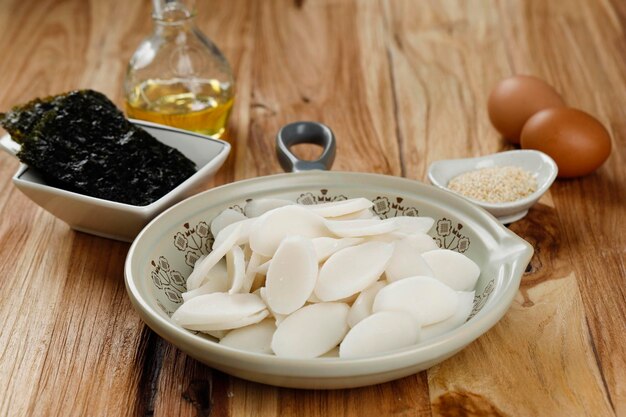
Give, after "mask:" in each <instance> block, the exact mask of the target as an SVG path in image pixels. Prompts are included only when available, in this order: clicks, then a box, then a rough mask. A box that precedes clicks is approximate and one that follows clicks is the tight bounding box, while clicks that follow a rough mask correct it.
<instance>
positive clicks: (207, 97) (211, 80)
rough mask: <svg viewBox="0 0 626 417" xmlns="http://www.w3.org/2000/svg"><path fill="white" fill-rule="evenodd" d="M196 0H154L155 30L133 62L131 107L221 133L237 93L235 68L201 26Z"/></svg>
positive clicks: (135, 114) (133, 114)
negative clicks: (235, 89)
mask: <svg viewBox="0 0 626 417" xmlns="http://www.w3.org/2000/svg"><path fill="white" fill-rule="evenodd" d="M193 3H194V2H193V1H183V0H153V15H152V17H153V20H154V30H153V33H152V34H151V35H150V36H149V37H148V38H146V39H144V41H143V42H142V43H141V44H140V45H139V48H137V50H136V51H135V53H134V55H133V57H132V58H131V60H130V63H129V65H128V70H127V74H126V80H125V83H124V88H125V96H126V113H127V115H128V117H130V118H134V119H142V120H148V121H151V122H155V123H160V124H165V125H169V126H173V127H177V128H181V129H186V130H191V131H195V132H199V133H202V134H206V135H211V136H214V137H222V136H223V134H224V132H225V130H226V125H227V122H228V116H229V114H230V110H231V108H232V105H233V99H234V81H233V75H232V70H231V69H230V66H229V64H228V62H227V61H226V59H225V58H224V56H223V55H222V53H221V52H220V50H219V49H218V48H217V47H216V46H215V45H214V44H213V43H212V42H211V41H210V40H209V39H208V38H207V37H206V36H205V35H204V34H203V33H202V32H200V31H199V30H198V28H197V27H196V25H195V22H194V20H195V7H194V4H193Z"/></svg>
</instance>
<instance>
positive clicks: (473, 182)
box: [448, 166, 537, 203]
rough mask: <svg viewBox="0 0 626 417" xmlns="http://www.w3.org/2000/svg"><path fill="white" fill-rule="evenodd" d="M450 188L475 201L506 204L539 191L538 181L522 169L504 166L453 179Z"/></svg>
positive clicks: (449, 184)
mask: <svg viewBox="0 0 626 417" xmlns="http://www.w3.org/2000/svg"><path fill="white" fill-rule="evenodd" d="M448 188H449V189H450V190H452V191H455V192H457V193H459V194H461V195H464V196H466V197H469V198H473V199H475V200H479V201H484V202H487V203H506V202H510V201H516V200H520V199H522V198H524V197H527V196H529V195H530V194H532V193H534V192H535V191H537V180H535V177H534V176H533V174H531V173H530V172H528V171H526V170H524V169H522V168H519V167H515V166H502V167H492V168H483V169H478V170H475V171H469V172H465V173H463V174H461V175H458V176H456V177H454V178H452V179H451V180H450V182H449V183H448Z"/></svg>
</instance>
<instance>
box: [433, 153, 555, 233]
mask: <svg viewBox="0 0 626 417" xmlns="http://www.w3.org/2000/svg"><path fill="white" fill-rule="evenodd" d="M496 166H516V167H520V168H522V169H524V170H526V171H528V172H530V173H532V174H533V175H534V177H535V179H536V180H537V191H535V192H534V193H532V194H531V195H529V196H527V197H524V198H522V199H520V200H516V201H511V202H507V203H487V202H484V201H479V200H474V199H472V198H469V197H465V196H462V195H460V194H458V195H460V196H461V197H463V198H466V199H468V200H469V201H471V202H472V203H474V204H476V205H477V206H480V207H482V208H484V209H485V210H487V211H488V212H490V213H491V214H493V215H494V216H495V217H497V218H498V220H500V221H501V222H502V223H503V224H508V223H513V222H514V221H517V220H519V219H521V218H523V217H524V216H526V214H528V209H529V208H530V207H532V206H533V205H534V204H535V203H536V202H537V201H538V200H539V198H540V197H541V196H542V195H543V194H544V193H545V192H546V191H548V188H550V186H551V185H552V183H553V182H554V180H555V178H556V175H557V173H558V168H557V166H556V162H554V160H553V159H552V158H550V157H549V156H548V155H546V154H545V153H543V152H539V151H533V150H527V149H523V150H514V151H507V152H499V153H495V154H492V155H486V156H481V157H478V158H462V159H447V160H442V161H437V162H434V163H433V164H431V165H430V167H429V169H428V180H429V181H430V182H431V183H432V184H433V185H435V186H437V187H439V188H441V189H444V190H447V191H449V192H453V191H451V190H449V189H448V183H449V182H450V180H451V179H452V178H454V177H456V176H457V175H460V174H462V173H464V172H468V171H474V170H477V169H482V168H491V167H496Z"/></svg>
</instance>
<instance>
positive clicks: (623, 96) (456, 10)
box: [0, 0, 626, 417]
mask: <svg viewBox="0 0 626 417" xmlns="http://www.w3.org/2000/svg"><path fill="white" fill-rule="evenodd" d="M197 20H198V25H199V27H200V28H201V29H202V30H203V31H204V32H205V33H206V34H207V35H208V36H209V37H210V38H212V39H213V40H214V41H215V42H216V43H217V44H218V45H219V46H220V48H221V49H222V50H223V51H224V53H225V55H226V56H227V58H228V60H229V61H230V62H231V64H232V66H233V68H234V71H235V74H236V80H237V97H236V104H235V107H234V111H233V115H232V118H231V122H230V136H231V138H232V140H233V141H234V149H233V152H232V156H231V158H230V160H229V161H228V163H227V164H226V165H225V166H224V167H223V168H222V169H221V171H220V172H219V174H218V175H217V177H216V178H215V179H214V181H213V183H211V184H207V187H210V186H213V185H216V184H223V183H228V182H231V181H235V180H239V179H243V178H250V177H255V176H259V175H266V174H271V173H277V172H280V168H279V166H278V164H277V162H276V160H275V158H274V157H273V152H274V150H273V140H274V135H275V133H276V131H277V129H278V128H279V127H280V126H281V125H283V124H285V123H287V122H291V121H296V120H302V119H310V120H318V121H322V122H324V123H326V124H328V125H330V126H331V127H332V129H333V130H334V131H335V133H336V136H337V137H338V140H339V143H338V155H337V159H336V163H335V166H334V169H336V170H348V171H361V172H377V173H384V174H391V175H397V176H405V177H408V178H412V179H416V180H422V181H423V180H425V179H426V169H427V167H428V165H429V164H430V163H431V162H433V161H436V160H438V159H442V158H455V157H468V156H478V155H483V154H488V153H492V152H496V151H500V150H505V149H509V148H510V145H507V144H506V143H505V142H504V141H503V140H502V139H501V138H499V136H498V135H497V134H496V132H495V131H494V130H493V128H492V127H491V126H490V124H489V120H488V117H487V112H486V102H487V96H488V93H489V91H490V89H491V88H492V87H493V86H494V84H495V83H496V82H497V81H498V80H499V79H501V78H503V77H506V76H509V75H511V74H515V73H525V74H534V75H537V76H539V77H542V78H544V79H546V80H547V81H548V82H550V83H551V84H553V85H554V86H555V87H556V88H557V89H558V90H559V91H560V92H562V93H563V96H564V98H565V100H566V101H567V102H568V103H569V104H570V105H572V106H575V107H578V108H581V109H584V110H586V111H587V112H589V113H591V114H594V115H595V116H597V117H598V118H599V120H601V121H602V122H603V123H604V125H605V126H606V127H607V128H608V129H609V131H610V132H611V135H612V140H613V153H612V155H611V157H610V158H609V160H608V162H607V163H606V164H605V165H604V166H603V167H602V168H601V169H600V170H599V171H597V172H596V173H594V174H592V175H590V176H587V177H585V178H580V179H574V180H567V181H563V180H559V181H557V182H556V183H555V184H554V185H553V186H552V188H551V189H550V192H549V193H548V194H547V195H546V196H545V197H544V198H543V199H542V200H541V202H540V204H538V205H536V206H535V207H534V208H533V209H531V211H530V213H529V215H528V216H527V217H526V218H524V219H523V220H521V221H518V222H516V223H514V224H513V225H511V229H512V230H513V231H515V232H516V233H518V234H519V235H520V236H522V237H523V238H525V239H526V240H528V241H529V242H530V243H532V244H533V246H534V247H535V251H536V252H535V256H534V258H533V260H532V262H531V264H530V266H529V268H528V271H527V273H526V274H525V275H524V277H523V280H522V285H521V288H520V291H519V293H518V295H517V297H516V299H515V301H514V303H513V305H512V306H511V309H510V310H509V312H508V313H507V314H506V316H505V317H504V318H503V319H502V320H501V321H500V322H499V323H498V324H497V325H496V326H495V327H494V328H493V329H491V330H490V331H489V332H488V333H486V334H485V335H484V336H482V337H481V338H479V339H478V340H477V341H475V342H474V343H472V344H471V345H470V346H468V347H467V348H466V349H465V350H463V351H462V352H461V353H459V354H458V355H456V356H454V357H453V358H451V359H449V360H447V361H445V362H443V363H441V364H439V365H437V366H435V367H433V368H431V369H430V370H429V371H427V372H422V373H420V374H418V375H414V376H411V377H408V378H404V379H402V380H398V381H394V382H390V383H386V384H382V385H377V386H372V387H366V388H360V389H352V390H340V391H304V390H291V389H280V388H274V387H270V386H264V385H260V384H256V383H251V382H247V381H243V380H240V379H237V378H233V377H230V376H228V375H225V374H222V373H220V372H216V371H213V370H211V369H209V368H208V367H206V366H204V365H202V364H200V363H199V362H197V361H195V360H193V359H191V358H189V357H187V356H186V355H184V354H183V353H181V352H179V351H178V350H177V349H176V348H174V347H172V346H171V345H169V344H168V343H166V342H164V341H163V340H162V339H161V338H159V337H158V336H156V335H155V334H154V333H153V332H152V331H151V330H149V329H148V328H147V327H146V326H145V325H144V324H143V323H142V322H141V320H140V319H139V317H138V315H137V314H136V313H135V311H134V310H133V308H132V307H131V304H130V302H129V299H128V297H127V295H126V290H125V288H124V277H123V272H122V268H123V263H124V259H125V256H126V252H127V251H128V248H129V245H128V244H126V243H121V242H116V241H112V240H107V239H103V238H98V237H94V236H91V235H87V234H83V233H76V232H73V231H72V230H70V229H69V228H68V226H67V225H66V224H64V223H62V222H61V221H59V220H57V219H56V218H54V217H53V216H52V215H50V214H48V213H47V212H45V211H44V210H42V209H41V208H39V207H38V206H37V205H35V204H34V203H33V202H31V201H30V200H28V199H27V198H26V197H25V196H24V195H22V194H21V193H20V192H19V191H17V190H16V188H15V187H14V186H13V185H12V183H11V176H12V175H13V173H14V172H15V170H16V168H17V162H16V161H15V160H13V159H11V158H10V157H8V156H7V155H4V154H3V155H0V218H1V219H2V220H1V222H0V296H1V297H2V303H0V322H1V323H2V326H1V330H0V393H2V394H1V397H0V415H2V416H21V415H33V416H56V415H59V416H70V415H76V416H79V415H80V416H118V415H141V416H144V415H146V416H147V415H156V416H177V415H183V416H187V415H189V416H194V415H197V416H209V415H210V416H274V415H276V416H278V415H280V416H309V415H311V416H324V417H325V416H337V415H339V416H370V415H371V416H430V415H434V416H463V415H469V416H475V415H489V416H538V415H542V416H581V415H588V416H613V415H626V353H625V347H624V346H625V345H626V299H625V298H626V297H625V294H626V290H625V288H626V268H625V258H626V227H625V226H624V219H623V218H624V215H626V210H625V209H624V207H625V204H626V169H625V168H624V166H625V164H626V151H625V150H624V149H625V147H626V35H625V33H626V3H624V2H623V1H622V0H562V1H556V0H553V1H545V0H532V1H530V0H529V1H521V0H519V1H515V0H500V1H498V0H472V1H463V0H457V1H452V0H450V1H435V0H433V1H411V0H380V1H378V0H362V1H357V0H327V1H321V0H320V1H318V0H296V1H287V0H284V1H283V0H275V1H260V0H257V1H254V0H250V1H246V0H222V1H217V0H214V1H202V2H199V17H198V19H197ZM150 28H151V21H150V4H149V2H148V1H146V0H143V1H122V0H111V1H97V0H93V1H86V0H66V1H53V0H37V1H36V0H0V30H1V33H2V36H0V51H2V58H1V59H0V109H3V110H6V109H8V108H9V107H10V106H11V105H13V104H17V103H20V102H24V101H26V100H29V99H31V98H34V97H37V96H43V95H48V94H53V93H58V92H63V91H66V90H69V89H75V88H83V87H89V88H94V89H97V90H100V91H102V92H104V93H105V94H107V95H108V96H109V97H111V98H112V99H114V100H115V101H116V102H117V103H118V104H120V105H121V104H122V90H121V88H122V87H121V86H122V80H123V78H124V72H125V66H126V63H127V61H128V59H129V58H130V55H131V54H132V52H133V51H134V49H135V48H136V47H137V45H138V43H139V41H140V39H141V38H142V37H143V36H145V35H146V34H148V33H149V32H150Z"/></svg>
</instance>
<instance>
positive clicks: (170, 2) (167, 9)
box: [152, 0, 196, 25]
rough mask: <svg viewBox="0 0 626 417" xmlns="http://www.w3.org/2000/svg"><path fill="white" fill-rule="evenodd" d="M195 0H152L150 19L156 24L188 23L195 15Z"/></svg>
mask: <svg viewBox="0 0 626 417" xmlns="http://www.w3.org/2000/svg"><path fill="white" fill-rule="evenodd" d="M195 6H196V5H195V0H152V19H153V20H154V22H155V23H156V24H157V25H183V24H189V23H190V22H191V21H193V18H194V17H195V16H196V7H195Z"/></svg>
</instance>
